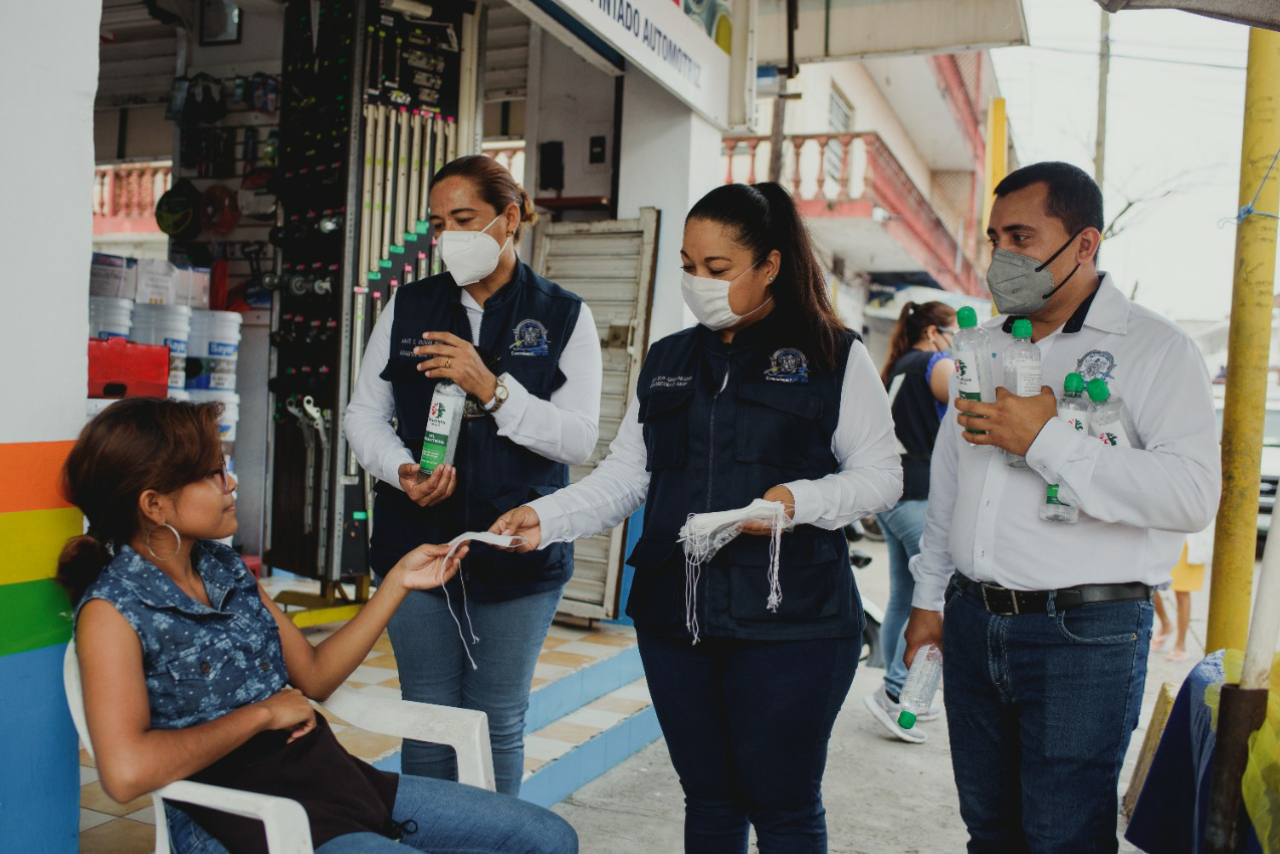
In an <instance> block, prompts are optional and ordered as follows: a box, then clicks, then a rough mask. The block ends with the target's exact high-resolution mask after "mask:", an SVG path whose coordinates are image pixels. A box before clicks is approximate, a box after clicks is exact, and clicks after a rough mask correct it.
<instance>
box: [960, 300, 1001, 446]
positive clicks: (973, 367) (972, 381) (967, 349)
mask: <svg viewBox="0 0 1280 854" xmlns="http://www.w3.org/2000/svg"><path fill="white" fill-rule="evenodd" d="M956 325H958V326H959V327H960V331H959V332H957V333H956V337H955V340H954V341H953V342H952V344H951V350H952V358H954V359H955V363H956V385H957V386H958V387H959V390H960V397H961V398H963V399H964V400H978V401H982V402H984V403H994V402H995V399H996V386H995V382H994V380H993V379H992V376H991V338H990V336H988V335H987V330H985V329H983V328H982V327H981V326H979V325H978V313H977V312H976V311H974V310H973V309H972V308H971V307H969V306H965V307H964V308H962V309H960V310H959V311H957V312H956ZM969 432H970V433H984V434H985V432H986V431H984V430H972V429H970V430H969Z"/></svg>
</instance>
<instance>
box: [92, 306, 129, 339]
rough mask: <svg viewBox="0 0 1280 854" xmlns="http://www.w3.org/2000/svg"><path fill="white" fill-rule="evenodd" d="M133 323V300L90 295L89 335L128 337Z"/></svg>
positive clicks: (97, 336) (94, 336)
mask: <svg viewBox="0 0 1280 854" xmlns="http://www.w3.org/2000/svg"><path fill="white" fill-rule="evenodd" d="M132 325H133V300H131V299H118V298H116V297H89V337H90V338H128V337H129V328H130V327H131V326H132Z"/></svg>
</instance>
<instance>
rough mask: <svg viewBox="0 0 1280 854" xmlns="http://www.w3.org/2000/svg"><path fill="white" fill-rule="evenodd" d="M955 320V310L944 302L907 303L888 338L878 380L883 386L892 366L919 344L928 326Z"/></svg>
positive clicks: (948, 324) (886, 381)
mask: <svg viewBox="0 0 1280 854" xmlns="http://www.w3.org/2000/svg"><path fill="white" fill-rule="evenodd" d="M955 319H956V310H955V309H954V308H952V307H951V306H949V305H947V304H946V303H945V302H938V301H937V300H931V301H929V302H922V303H914V302H908V303H907V304H906V305H904V306H903V307H902V312H901V313H900V314H899V315H898V322H897V323H895V324H894V325H893V333H892V334H891V335H890V337H889V355H888V356H887V357H885V360H884V367H883V368H881V369H880V379H881V380H882V381H883V382H884V384H885V385H886V386H887V385H888V384H889V372H890V371H892V370H893V366H894V365H895V364H897V362H898V360H899V359H901V358H902V357H903V356H904V355H906V352H907V351H908V350H910V349H911V348H912V347H914V346H915V345H916V344H918V343H920V339H921V338H923V337H924V331H925V330H926V329H928V328H929V327H930V326H939V327H942V326H950V325H951V324H952V323H954V322H955Z"/></svg>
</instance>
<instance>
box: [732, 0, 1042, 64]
mask: <svg viewBox="0 0 1280 854" xmlns="http://www.w3.org/2000/svg"><path fill="white" fill-rule="evenodd" d="M797 2H798V6H799V20H798V24H799V26H798V28H797V30H796V33H795V50H796V55H795V59H796V61H797V62H814V61H819V60H824V59H857V58H862V57H868V56H893V55H895V54H914V53H943V52H960V51H965V50H977V49H980V48H990V47H1004V46H1008V45H1024V44H1027V22H1026V19H1025V18H1024V17H1023V14H1022V0H797ZM759 4H760V5H759V11H758V15H759V17H758V20H757V23H756V55H757V59H758V61H759V62H761V63H765V64H776V65H785V64H786V61H787V26H786V21H787V0H759Z"/></svg>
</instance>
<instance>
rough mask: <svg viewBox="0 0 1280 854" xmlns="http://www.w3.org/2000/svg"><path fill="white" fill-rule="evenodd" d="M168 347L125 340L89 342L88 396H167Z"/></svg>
mask: <svg viewBox="0 0 1280 854" xmlns="http://www.w3.org/2000/svg"><path fill="white" fill-rule="evenodd" d="M168 394H169V348H168V347H166V346H164V345H163V344H134V343H133V342H131V341H126V340H125V339H123V338H107V339H101V338H90V339H89V397H165V396H167V395H168Z"/></svg>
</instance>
